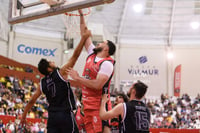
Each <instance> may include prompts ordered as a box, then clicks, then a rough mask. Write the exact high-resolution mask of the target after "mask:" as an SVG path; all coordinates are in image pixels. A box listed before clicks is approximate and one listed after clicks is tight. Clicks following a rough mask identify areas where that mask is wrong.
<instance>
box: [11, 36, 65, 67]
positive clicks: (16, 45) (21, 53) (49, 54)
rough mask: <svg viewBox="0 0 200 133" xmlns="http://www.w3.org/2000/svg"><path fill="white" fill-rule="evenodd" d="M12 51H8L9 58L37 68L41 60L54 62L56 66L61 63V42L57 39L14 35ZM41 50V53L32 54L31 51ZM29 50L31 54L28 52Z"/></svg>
mask: <svg viewBox="0 0 200 133" xmlns="http://www.w3.org/2000/svg"><path fill="white" fill-rule="evenodd" d="M9 45H13V46H11V47H12V49H9V50H11V51H9V53H12V54H10V57H9V58H13V59H15V60H17V61H19V62H23V63H30V64H32V65H35V66H37V64H38V62H39V60H40V59H41V58H46V59H48V60H51V61H54V62H55V63H56V64H57V65H58V66H60V65H61V62H62V54H63V51H62V50H63V48H62V47H63V41H62V40H61V39H57V38H47V37H39V36H33V35H25V34H22V33H15V35H14V39H13V44H9ZM34 48H37V49H42V50H43V52H42V53H40V52H39V51H38V53H37V52H36V51H34V52H33V49H34ZM30 50H31V52H30Z"/></svg>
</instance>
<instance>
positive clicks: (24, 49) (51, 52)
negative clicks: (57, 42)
mask: <svg viewBox="0 0 200 133" xmlns="http://www.w3.org/2000/svg"><path fill="white" fill-rule="evenodd" d="M56 50H57V48H55V49H42V48H34V47H29V46H26V45H24V44H20V45H18V47H17V51H18V52H20V53H26V54H36V55H44V56H55V51H56Z"/></svg>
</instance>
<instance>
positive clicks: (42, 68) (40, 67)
mask: <svg viewBox="0 0 200 133" xmlns="http://www.w3.org/2000/svg"><path fill="white" fill-rule="evenodd" d="M48 67H49V62H48V61H47V60H46V59H43V58H42V59H41V60H40V62H39V63H38V70H39V72H40V73H41V74H43V75H45V76H47V75H49V72H48V70H47V68H48Z"/></svg>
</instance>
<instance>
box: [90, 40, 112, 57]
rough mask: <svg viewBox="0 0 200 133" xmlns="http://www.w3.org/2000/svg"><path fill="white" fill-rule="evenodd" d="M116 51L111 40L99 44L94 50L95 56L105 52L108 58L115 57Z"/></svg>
mask: <svg viewBox="0 0 200 133" xmlns="http://www.w3.org/2000/svg"><path fill="white" fill-rule="evenodd" d="M115 50H116V47H115V44H114V43H113V42H112V41H110V40H106V41H104V42H103V43H99V44H97V46H96V47H95V48H94V49H93V51H94V53H95V54H97V53H100V52H102V51H104V52H105V53H107V54H108V56H111V55H113V54H114V53H115Z"/></svg>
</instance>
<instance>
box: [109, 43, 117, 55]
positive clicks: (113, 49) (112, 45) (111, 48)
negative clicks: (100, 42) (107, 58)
mask: <svg viewBox="0 0 200 133" xmlns="http://www.w3.org/2000/svg"><path fill="white" fill-rule="evenodd" d="M107 42H108V43H107V45H108V47H109V51H108V53H109V55H113V54H114V53H115V50H116V47H115V44H114V43H113V42H112V41H110V40H107Z"/></svg>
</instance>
